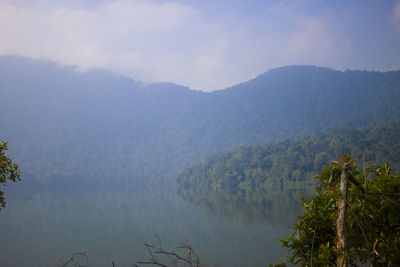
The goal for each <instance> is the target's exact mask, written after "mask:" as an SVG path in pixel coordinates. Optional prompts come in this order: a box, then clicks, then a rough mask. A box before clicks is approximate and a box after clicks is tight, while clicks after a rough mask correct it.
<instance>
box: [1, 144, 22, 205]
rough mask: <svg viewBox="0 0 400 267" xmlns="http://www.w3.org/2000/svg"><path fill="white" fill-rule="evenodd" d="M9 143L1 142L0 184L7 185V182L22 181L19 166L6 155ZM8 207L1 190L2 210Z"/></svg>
mask: <svg viewBox="0 0 400 267" xmlns="http://www.w3.org/2000/svg"><path fill="white" fill-rule="evenodd" d="M7 149H8V147H7V143H6V142H3V141H1V140H0V183H1V184H2V185H3V186H6V185H7V181H12V182H16V181H19V180H20V171H19V168H18V164H16V163H14V162H13V161H12V160H11V159H10V158H9V157H8V156H7V155H6V154H5V151H7ZM5 205H6V201H5V197H4V192H3V191H1V190H0V209H1V208H4V207H5Z"/></svg>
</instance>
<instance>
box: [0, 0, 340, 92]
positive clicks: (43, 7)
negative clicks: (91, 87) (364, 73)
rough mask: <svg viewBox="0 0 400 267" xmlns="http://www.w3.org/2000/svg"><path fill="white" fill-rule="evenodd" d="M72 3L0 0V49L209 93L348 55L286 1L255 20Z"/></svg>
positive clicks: (134, 0) (157, 6)
mask: <svg viewBox="0 0 400 267" xmlns="http://www.w3.org/2000/svg"><path fill="white" fill-rule="evenodd" d="M72 2H74V1H72ZM72 2H71V1H62V0H58V1H50V2H49V1H48V0H43V1H38V0H36V1H24V0H19V1H17V2H14V1H5V0H3V1H1V0H0V36H1V39H2V41H1V42H0V54H3V55H4V54H17V55H22V56H27V57H33V58H43V59H48V60H53V61H56V62H59V63H61V64H68V65H77V66H78V67H79V69H81V70H86V69H89V68H94V67H96V68H108V69H111V70H114V71H116V72H119V73H122V74H125V75H129V76H131V77H132V78H134V79H140V80H142V81H145V82H151V81H171V82H176V83H180V84H183V85H187V86H190V87H191V88H194V89H201V90H206V91H210V90H213V89H222V88H225V87H227V86H230V85H234V84H236V83H238V82H242V81H245V80H247V79H250V78H252V77H255V76H256V75H258V74H260V73H262V72H264V71H266V70H267V69H269V68H272V67H278V66H281V65H288V64H305V63H307V64H320V65H325V62H326V61H327V60H336V61H337V60H340V59H343V58H344V57H346V53H347V50H346V49H347V48H346V46H344V45H343V43H341V42H338V41H337V40H338V38H337V36H335V35H334V34H331V33H330V32H329V31H328V30H327V27H326V25H325V24H324V23H323V21H322V20H319V19H316V18H303V19H298V17H296V16H295V15H294V14H295V12H294V10H296V8H297V7H296V8H294V7H293V6H291V5H289V4H290V3H289V2H285V3H286V4H285V3H283V4H281V5H280V6H279V7H275V8H271V9H270V10H266V11H265V12H266V15H265V18H263V19H261V20H260V19H258V20H254V21H251V20H250V21H249V20H248V21H240V20H238V21H236V20H235V19H233V20H232V19H231V20H223V19H222V18H219V17H213V19H210V18H209V17H208V18H206V16H205V14H201V13H199V11H197V10H195V9H194V8H192V7H191V6H188V5H183V4H178V3H172V2H158V1H151V0H131V1H128V0H115V1H103V2H101V4H98V5H96V7H95V8H91V7H84V8H82V7H81V6H79V5H73V4H69V5H67V4H65V3H72ZM46 3H47V4H46ZM50 3H53V4H50ZM288 3H289V4H288ZM277 8H278V9H279V12H276V11H277ZM281 17H283V18H284V19H283V20H285V25H284V27H285V28H286V29H285V30H281V27H282V25H281V22H282V21H283V20H282V19H281ZM339 39H340V38H339Z"/></svg>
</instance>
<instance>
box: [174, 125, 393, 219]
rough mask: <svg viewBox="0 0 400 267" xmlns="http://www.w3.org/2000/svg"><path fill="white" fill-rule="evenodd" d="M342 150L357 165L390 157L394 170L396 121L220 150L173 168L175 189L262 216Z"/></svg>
mask: <svg viewBox="0 0 400 267" xmlns="http://www.w3.org/2000/svg"><path fill="white" fill-rule="evenodd" d="M342 152H344V153H351V154H352V155H353V158H354V159H355V160H356V161H357V162H358V163H359V165H360V166H362V164H363V162H364V163H365V164H372V163H376V164H383V163H384V162H390V163H391V166H392V168H393V169H394V171H399V170H400V123H389V124H383V125H378V126H370V127H365V128H359V129H337V130H335V131H332V132H329V133H326V134H312V135H308V136H305V137H302V138H299V139H297V140H294V141H284V142H277V143H269V144H267V145H255V146H242V147H240V148H238V149H236V150H233V151H231V152H222V153H219V154H217V155H215V156H214V157H211V158H208V159H205V160H203V161H202V163H200V164H199V165H197V166H194V167H192V168H190V169H188V170H186V171H184V172H183V173H181V174H179V175H178V176H177V178H176V179H177V186H178V194H179V195H181V196H182V197H183V198H185V199H187V200H189V201H192V202H194V203H197V204H200V205H203V206H206V207H208V209H212V210H218V209H220V210H222V206H224V205H225V206H226V207H231V206H232V209H233V211H231V212H232V213H239V214H240V213H241V212H242V213H246V214H247V216H248V217H250V218H251V214H249V213H251V209H258V211H260V210H262V209H264V210H263V212H257V213H255V214H264V215H265V214H266V215H265V216H267V215H268V214H269V213H271V209H272V210H273V208H275V209H276V210H279V209H281V208H282V205H284V204H285V202H286V203H287V207H290V205H289V203H290V200H294V201H298V200H299V199H300V196H301V195H307V194H309V193H310V192H311V191H312V189H313V184H314V182H315V181H314V179H313V177H315V176H316V175H317V174H318V172H319V171H320V170H322V169H323V167H324V166H325V165H327V164H328V163H330V162H331V160H334V159H337V158H338V157H339V155H340V154H341V153H342ZM283 193H285V194H283ZM296 198H297V200H296ZM249 209H250V210H249ZM217 212H218V211H217ZM264 215H263V216H264ZM243 217H246V216H243Z"/></svg>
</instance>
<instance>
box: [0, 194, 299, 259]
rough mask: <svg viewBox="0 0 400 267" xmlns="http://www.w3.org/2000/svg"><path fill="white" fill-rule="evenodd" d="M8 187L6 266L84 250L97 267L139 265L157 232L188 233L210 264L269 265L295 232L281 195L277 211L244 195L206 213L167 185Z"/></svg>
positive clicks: (2, 218)
mask: <svg viewBox="0 0 400 267" xmlns="http://www.w3.org/2000/svg"><path fill="white" fill-rule="evenodd" d="M16 188H17V187H16ZM7 193H8V195H7V197H8V198H7V208H6V209H4V210H3V211H2V212H1V213H0V235H1V236H2V238H1V240H0V258H1V265H2V266H10V267H13V266H33V267H35V266H54V265H55V264H56V263H57V262H58V261H59V260H60V259H64V260H65V259H67V258H69V257H70V256H71V255H72V254H73V253H75V252H77V251H87V252H88V253H90V255H91V257H92V262H91V264H90V266H111V262H112V261H113V260H114V261H115V262H116V263H117V266H131V265H132V264H133V263H135V262H136V261H138V260H143V259H148V257H149V256H148V254H147V252H146V249H145V247H144V245H143V244H144V243H149V242H153V241H155V240H154V237H153V233H157V234H158V235H160V237H161V238H162V240H163V243H164V244H165V246H166V247H167V248H170V249H172V250H175V249H176V246H177V245H178V244H179V243H180V242H181V241H182V238H186V239H187V240H189V241H190V243H191V245H192V246H193V247H194V248H195V249H196V251H197V252H198V253H199V254H200V256H201V258H202V260H203V261H204V262H207V263H210V264H219V265H220V266H265V265H268V263H272V262H276V261H277V260H278V259H279V258H282V257H283V256H284V251H283V250H282V248H281V247H280V244H279V242H278V241H277V240H278V238H281V237H282V236H284V235H286V234H288V233H289V232H290V229H289V228H288V227H287V226H286V224H285V225H282V224H280V223H279V224H278V223H277V222H279V221H280V220H286V216H285V215H279V216H280V217H279V216H278V215H276V212H275V210H278V209H279V208H281V209H283V207H284V206H285V204H283V206H282V205H281V206H276V203H278V202H279V203H281V204H282V203H283V202H282V199H279V198H278V197H277V198H276V200H274V201H273V202H271V203H270V204H268V205H269V206H270V207H272V210H271V211H267V210H268V209H267V207H268V205H264V204H263V205H258V206H257V205H256V206H254V207H252V208H251V209H250V208H249V206H247V205H246V203H245V202H242V203H241V200H240V199H237V200H235V201H231V202H228V201H227V200H225V201H226V202H222V201H220V200H218V199H217V198H214V199H212V201H210V202H209V203H208V204H204V205H208V208H205V209H206V210H208V211H209V212H208V213H205V212H204V210H202V208H200V207H199V206H197V205H194V204H192V203H189V202H187V201H186V200H184V199H182V198H178V197H176V195H175V194H174V193H173V192H169V191H168V190H167V191H164V190H162V189H152V190H149V189H144V190H142V189H141V190H137V189H135V188H126V187H125V188H123V189H122V188H120V189H114V190H108V189H105V188H103V189H100V188H96V190H91V191H87V190H81V191H79V192H76V191H68V192H67V191H64V192H63V191H62V190H58V191H57V192H51V191H50V190H37V189H35V190H33V189H32V190H31V191H30V192H29V191H25V192H24V191H21V190H17V189H16V190H14V191H12V192H7ZM210 203H213V204H212V205H211V204H210ZM261 203H264V202H261ZM204 207H205V206H204ZM264 212H267V213H266V214H267V215H262V214H263V213H264ZM268 212H269V213H268ZM285 212H286V213H291V211H288V210H285ZM220 215H222V216H220ZM277 216H278V217H277ZM270 217H275V218H274V219H273V220H271V219H268V218H270ZM289 217H290V216H289ZM243 222H246V223H243ZM254 222H256V223H254ZM266 222H268V223H266ZM271 222H272V223H271ZM280 222H282V221H280ZM287 224H288V225H289V224H290V225H291V223H287Z"/></svg>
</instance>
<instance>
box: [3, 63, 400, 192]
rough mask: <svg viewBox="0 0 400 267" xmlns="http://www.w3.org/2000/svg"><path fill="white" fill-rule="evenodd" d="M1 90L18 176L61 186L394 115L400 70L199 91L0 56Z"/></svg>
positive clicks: (306, 69)
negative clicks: (19, 171)
mask: <svg viewBox="0 0 400 267" xmlns="http://www.w3.org/2000/svg"><path fill="white" fill-rule="evenodd" d="M0 94H1V98H0V137H1V138H2V139H4V140H7V141H8V143H9V147H10V148H11V151H12V152H11V153H12V156H13V157H14V159H15V160H16V161H17V162H19V163H20V166H21V170H22V171H23V173H24V177H25V178H26V179H25V180H40V181H42V182H44V183H50V182H54V181H57V183H59V184H60V183H65V182H66V181H67V183H70V182H72V181H75V182H76V183H80V184H83V183H84V181H96V185H101V183H103V182H105V181H112V182H113V183H115V182H121V183H124V184H126V183H135V184H136V185H138V184H148V183H152V182H155V181H157V182H159V181H164V182H165V184H172V177H173V176H174V175H175V174H176V172H178V171H182V170H183V169H185V168H187V167H189V166H191V165H193V164H195V163H196V162H198V161H199V160H200V159H201V158H203V157H204V156H210V155H213V154H215V153H217V152H220V151H226V150H230V149H234V148H237V147H238V146H240V145H243V144H263V143H266V142H269V141H274V140H283V139H288V138H294V137H299V136H302V135H304V134H306V133H310V132H316V131H318V132H322V131H327V130H330V129H334V128H336V127H356V126H365V125H372V124H376V123H380V122H388V121H391V120H397V119H399V118H400V105H398V103H400V71H396V72H385V73H380V72H367V71H346V72H340V71H334V70H331V69H326V68H319V67H312V66H294V67H284V68H279V69H274V70H271V71H268V72H267V73H265V74H263V75H261V76H259V77H257V78H255V79H253V80H251V81H248V82H245V83H242V84H239V85H237V86H234V87H231V88H228V89H225V90H220V91H215V92H212V93H203V92H200V91H193V90H190V89H188V88H186V87H182V86H179V85H176V84H170V83H154V84H143V83H141V82H139V81H134V80H132V79H130V78H127V77H124V76H119V75H117V74H114V73H111V72H109V71H105V70H91V71H88V72H84V73H79V72H77V71H75V70H74V69H73V67H65V66H59V65H56V64H55V63H52V62H47V61H41V60H31V59H26V58H20V57H13V56H3V57H0ZM28 177H30V178H28ZM31 178H32V179H31Z"/></svg>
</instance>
